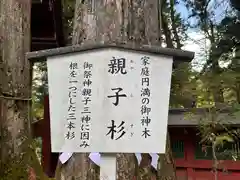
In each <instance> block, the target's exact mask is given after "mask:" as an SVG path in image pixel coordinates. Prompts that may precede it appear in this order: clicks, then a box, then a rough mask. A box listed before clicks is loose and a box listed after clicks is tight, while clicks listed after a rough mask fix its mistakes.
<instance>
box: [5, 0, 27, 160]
mask: <svg viewBox="0 0 240 180" xmlns="http://www.w3.org/2000/svg"><path fill="white" fill-rule="evenodd" d="M30 17H31V1H30V0H1V1H0V127H1V129H0V137H1V138H0V140H1V142H0V143H1V144H0V152H1V154H0V155H1V157H0V160H2V162H4V160H6V159H7V158H9V157H11V156H12V155H13V154H17V153H20V152H21V148H20V147H21V146H20V145H21V142H22V137H21V136H22V135H23V134H22V133H25V132H26V131H25V130H29V129H28V127H29V126H28V125H29V121H28V120H29V116H28V114H29V110H30V109H29V102H30V101H29V99H30V97H31V90H30V85H31V84H30V77H31V76H30V64H29V63H28V60H27V59H26V58H25V53H26V52H28V51H30V34H31V33H30ZM23 130H24V131H25V132H23ZM26 133H29V132H28V131H27V132H26ZM27 135H28V134H27ZM4 139H5V140H4Z"/></svg>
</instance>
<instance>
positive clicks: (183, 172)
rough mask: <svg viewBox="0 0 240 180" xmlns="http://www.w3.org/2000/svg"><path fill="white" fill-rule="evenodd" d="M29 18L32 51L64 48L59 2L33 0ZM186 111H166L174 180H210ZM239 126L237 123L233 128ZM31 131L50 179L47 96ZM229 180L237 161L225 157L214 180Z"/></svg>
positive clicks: (235, 177) (208, 159)
mask: <svg viewBox="0 0 240 180" xmlns="http://www.w3.org/2000/svg"><path fill="white" fill-rule="evenodd" d="M31 16H32V18H31V20H32V22H31V33H32V43H31V50H32V51H37V50H42V49H49V48H56V47H62V46H65V43H64V35H63V24H62V5H61V1H58V0H42V1H40V0H38V1H37V0H33V1H32V15H31ZM187 111H189V110H187V109H172V110H170V111H169V121H168V126H169V127H168V128H169V133H170V139H171V146H172V151H173V154H174V157H175V164H176V168H177V177H178V180H214V173H213V172H212V169H213V160H212V159H213V158H212V153H211V149H210V150H206V149H205V150H204V149H203V148H202V146H201V145H200V144H199V142H200V138H199V137H198V136H197V122H196V121H195V122H194V121H190V120H185V118H184V117H185V113H186V112H187ZM202 113H203V112H202V110H201V109H199V112H198V114H199V116H201V114H202ZM223 115H224V113H223ZM227 118H230V117H227ZM234 122H236V120H235V121H234ZM237 122H238V121H237ZM239 124H240V120H239V122H238V123H237V124H235V125H239ZM32 128H33V136H34V137H41V139H42V166H43V169H44V172H45V173H46V174H47V175H48V176H49V177H53V176H54V174H55V169H56V165H57V161H58V157H59V154H58V153H51V142H50V117H49V101H48V96H47V95H46V97H45V104H44V118H43V119H42V120H39V121H37V122H34V123H33V124H32ZM229 148H230V149H231V150H233V151H234V150H235V151H238V150H239V149H240V148H239V147H235V148H233V147H232V146H231V147H229ZM206 151H207V153H206ZM229 179H231V180H239V179H240V162H239V161H233V160H230V158H225V159H224V160H221V161H220V164H219V171H218V180H229Z"/></svg>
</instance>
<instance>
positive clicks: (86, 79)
mask: <svg viewBox="0 0 240 180" xmlns="http://www.w3.org/2000/svg"><path fill="white" fill-rule="evenodd" d="M92 68H93V64H90V63H88V62H84V63H83V82H82V85H83V89H82V91H81V95H82V97H83V98H82V103H83V111H82V112H81V114H82V116H81V122H80V124H81V125H80V126H81V127H80V140H81V144H80V147H83V148H86V147H88V146H90V122H91V109H90V104H91V101H92V99H91V97H92V86H91V85H92Z"/></svg>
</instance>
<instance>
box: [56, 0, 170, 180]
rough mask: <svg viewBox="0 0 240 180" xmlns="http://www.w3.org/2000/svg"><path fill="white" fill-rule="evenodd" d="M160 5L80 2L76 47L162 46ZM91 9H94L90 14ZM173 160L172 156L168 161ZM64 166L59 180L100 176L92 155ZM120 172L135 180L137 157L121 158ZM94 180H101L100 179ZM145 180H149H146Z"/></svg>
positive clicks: (125, 0)
mask: <svg viewBox="0 0 240 180" xmlns="http://www.w3.org/2000/svg"><path fill="white" fill-rule="evenodd" d="M159 5H160V0H145V1H141V0H91V1H82V0H76V7H75V16H74V28H73V40H72V43H73V44H80V45H81V44H94V43H106V44H107V43H111V44H112V43H116V42H117V43H119V42H120V43H124V44H125V43H131V44H132V43H134V44H135V45H136V46H140V45H143V44H144V45H161V42H160V39H161V31H160V26H161V24H160V23H161V22H159V21H160V19H161V17H159V15H160V14H161V12H160V10H161V7H159ZM89 7H94V9H93V10H92V11H89ZM168 152H169V151H167V153H168ZM170 156H171V154H169V155H168V156H166V157H170ZM143 157H144V161H145V162H147V163H143V165H142V167H141V168H143V169H147V174H148V173H149V171H151V169H152V167H150V165H149V163H150V162H151V159H150V156H149V155H144V156H143ZM164 157H165V156H164ZM165 159H169V158H165ZM171 162H173V161H171ZM60 166H61V165H59V167H58V169H59V168H61V172H60V174H61V178H57V179H58V180H60V179H61V180H72V179H73V177H74V178H75V179H78V178H80V179H81V180H88V179H91V177H92V175H91V177H90V174H86V173H85V172H89V171H90V172H93V173H96V174H97V173H98V171H96V170H95V169H94V168H95V167H94V165H93V164H92V163H91V162H90V161H89V159H88V154H78V153H76V154H74V156H73V157H72V158H71V159H70V160H69V162H67V164H65V165H62V167H60ZM88 168H90V170H88ZM117 168H118V179H119V180H132V179H133V176H134V175H136V169H138V166H137V160H136V157H135V155H134V154H117ZM171 170H173V169H171ZM173 171H174V170H173ZM84 173H85V174H84ZM70 174H71V176H70ZM82 175H84V177H83V176H82ZM93 177H96V179H99V177H98V176H97V175H94V176H93ZM148 178H150V177H149V176H148ZM141 180H145V177H144V178H141ZM171 180H173V178H172V179H171Z"/></svg>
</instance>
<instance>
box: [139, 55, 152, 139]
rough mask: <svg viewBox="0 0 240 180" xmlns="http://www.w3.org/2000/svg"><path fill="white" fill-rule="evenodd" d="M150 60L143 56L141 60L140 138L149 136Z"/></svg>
mask: <svg viewBox="0 0 240 180" xmlns="http://www.w3.org/2000/svg"><path fill="white" fill-rule="evenodd" d="M149 60H150V58H149V57H147V56H144V57H142V58H141V64H142V66H141V74H140V76H141V85H142V89H141V104H142V105H141V110H140V112H141V116H142V119H141V125H142V127H143V130H142V137H144V138H148V137H149V136H151V131H150V129H149V128H148V125H149V124H150V123H151V119H150V114H151V107H150V96H151V91H150V88H149V85H150V71H149V65H150V62H149Z"/></svg>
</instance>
